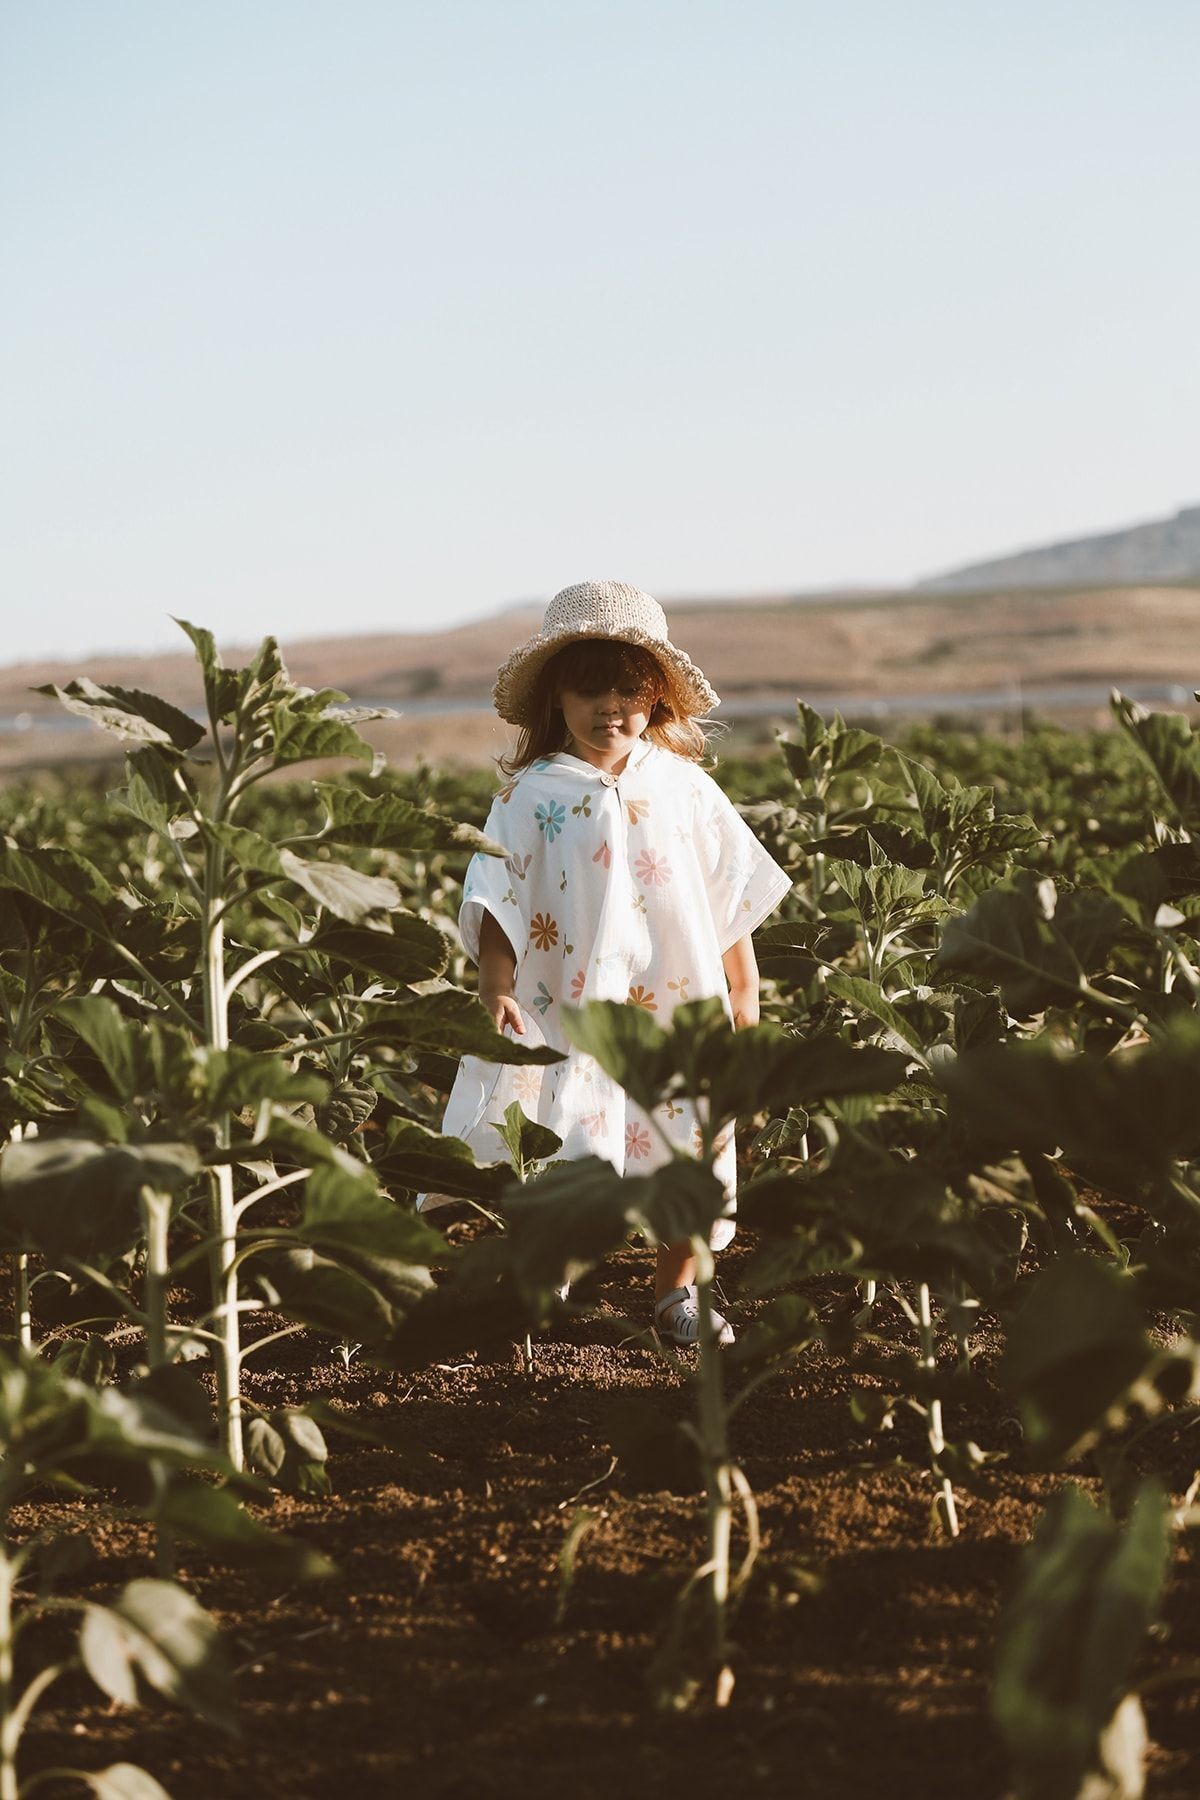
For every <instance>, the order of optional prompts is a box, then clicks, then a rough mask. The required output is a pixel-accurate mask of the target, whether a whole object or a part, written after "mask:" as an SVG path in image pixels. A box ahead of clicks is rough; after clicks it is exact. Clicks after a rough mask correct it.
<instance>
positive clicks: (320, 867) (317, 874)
mask: <svg viewBox="0 0 1200 1800" xmlns="http://www.w3.org/2000/svg"><path fill="white" fill-rule="evenodd" d="M279 864H280V868H281V870H282V872H283V874H284V875H286V876H287V878H288V880H289V881H294V882H295V883H296V886H297V887H301V888H303V889H304V891H305V893H306V894H311V895H312V897H313V899H314V900H316V901H317V902H318V903H319V904H320V905H321V906H323V907H325V908H326V910H327V911H329V912H331V913H333V914H335V915H336V917H337V918H339V919H344V920H345V921H346V923H347V924H348V925H361V924H363V923H364V921H365V920H367V919H370V918H373V917H374V916H375V915H377V914H379V913H388V912H392V911H394V910H395V909H397V908H398V907H399V905H400V889H399V888H398V887H397V886H396V884H395V882H394V881H389V880H388V878H387V877H386V876H384V875H364V874H363V873H362V872H361V870H359V869H351V868H349V867H347V866H346V865H345V864H343V863H325V862H305V861H304V860H303V859H302V858H301V857H299V856H296V855H294V854H293V853H292V851H290V850H281V851H280V852H279Z"/></svg>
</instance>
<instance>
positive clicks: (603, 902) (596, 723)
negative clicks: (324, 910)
mask: <svg viewBox="0 0 1200 1800" xmlns="http://www.w3.org/2000/svg"><path fill="white" fill-rule="evenodd" d="M493 698H494V700H495V703H496V710H497V712H498V713H499V714H500V717H501V718H502V719H506V720H507V721H508V722H509V723H510V724H513V725H517V726H519V727H520V737H519V739H518V742H517V746H516V750H515V751H514V752H513V754H512V755H511V756H510V757H508V758H502V759H501V761H500V767H501V769H502V770H503V771H504V773H505V774H506V775H507V776H508V777H509V780H508V781H507V783H506V785H505V786H504V787H503V788H501V790H500V792H499V793H498V794H497V795H496V798H495V801H494V803H493V805H492V809H491V812H490V814H489V815H488V820H487V824H486V826H485V830H486V833H487V835H488V836H489V837H490V838H494V839H496V840H498V841H499V842H500V843H501V844H503V845H504V846H505V847H506V848H507V850H508V851H509V855H508V858H507V860H504V861H502V860H501V859H500V858H499V857H495V856H483V855H476V856H474V857H472V859H471V862H470V865H469V867H468V869H467V875H466V881H465V884H464V887H463V900H462V908H461V911H460V914H459V931H460V934H461V936H462V941H463V945H464V948H465V949H466V952H467V954H468V956H470V957H471V959H472V961H474V962H476V963H477V964H478V966H479V997H480V999H481V1000H482V1002H483V1004H484V1006H485V1007H486V1008H487V1010H488V1012H489V1013H490V1014H491V1017H492V1019H493V1021H494V1023H495V1025H496V1027H497V1029H498V1030H500V1031H510V1032H511V1033H512V1034H513V1035H514V1036H515V1037H517V1038H519V1039H521V1041H522V1042H524V1043H527V1044H549V1045H551V1046H552V1048H554V1049H556V1050H562V1051H565V1052H566V1053H567V1060H566V1061H565V1062H560V1063H554V1064H550V1065H547V1066H546V1067H526V1068H513V1067H511V1066H509V1065H507V1064H497V1063H488V1062H484V1061H482V1060H481V1059H480V1058H478V1057H472V1056H466V1057H464V1058H463V1059H462V1062H461V1064H460V1066H459V1071H458V1076H457V1079H456V1081H455V1084H454V1088H453V1091H452V1093H451V1095H450V1100H449V1103H448V1105H447V1107H446V1114H445V1118H444V1120H443V1122H442V1129H443V1131H444V1132H446V1133H447V1135H449V1136H453V1137H459V1138H463V1139H465V1140H466V1142H467V1143H468V1144H470V1146H471V1148H472V1150H473V1151H474V1153H475V1155H476V1158H477V1159H478V1160H479V1161H481V1162H494V1161H496V1160H497V1159H498V1158H500V1157H502V1156H503V1155H504V1149H503V1145H502V1142H501V1139H500V1138H499V1136H498V1135H497V1133H496V1132H495V1131H494V1130H493V1129H492V1125H493V1123H494V1122H498V1121H500V1120H502V1118H503V1115H504V1111H505V1108H506V1107H507V1106H509V1105H510V1104H511V1103H512V1101H513V1100H519V1101H520V1103H521V1107H522V1109H523V1111H524V1112H525V1113H526V1115H527V1116H528V1117H529V1118H531V1119H536V1120H537V1121H538V1122H539V1123H540V1124H543V1125H547V1126H549V1128H550V1129H551V1130H552V1131H554V1132H556V1133H557V1135H558V1136H559V1137H560V1138H561V1139H562V1140H563V1145H562V1150H561V1151H560V1152H559V1155H560V1156H562V1157H573V1156H588V1155H594V1156H601V1157H604V1158H605V1159H606V1160H607V1161H609V1162H611V1163H612V1164H613V1165H614V1166H615V1167H616V1168H617V1169H618V1170H619V1171H621V1172H622V1173H623V1174H627V1175H644V1174H647V1173H649V1172H650V1170H652V1169H655V1168H657V1167H658V1166H659V1165H660V1164H662V1163H665V1162H667V1161H669V1159H670V1151H669V1150H668V1148H667V1145H666V1144H665V1143H664V1142H663V1136H662V1135H661V1133H660V1131H659V1130H657V1129H656V1128H655V1127H656V1125H657V1126H660V1127H661V1132H662V1133H665V1135H666V1138H667V1139H668V1140H669V1142H670V1143H671V1144H673V1145H675V1146H678V1147H680V1148H686V1149H690V1150H698V1149H699V1147H700V1128H699V1124H698V1122H697V1118H696V1111H695V1106H694V1104H693V1102H691V1101H684V1102H667V1103H666V1104H665V1105H663V1106H662V1107H660V1108H659V1109H658V1111H657V1118H656V1121H654V1122H652V1121H651V1120H650V1119H649V1118H647V1117H646V1115H645V1114H644V1113H643V1112H642V1111H641V1110H640V1108H639V1107H637V1106H636V1105H635V1104H634V1103H633V1101H632V1100H630V1099H629V1098H628V1097H627V1096H626V1095H625V1093H624V1092H623V1090H622V1089H621V1088H620V1087H618V1085H617V1084H616V1082H615V1081H613V1080H611V1079H610V1077H608V1076H607V1075H606V1074H605V1073H604V1071H603V1069H601V1068H600V1067H599V1065H598V1064H597V1063H596V1062H595V1060H594V1059H593V1058H592V1057H590V1056H585V1055H584V1054H583V1053H582V1052H580V1051H578V1050H576V1049H574V1048H573V1047H572V1045H571V1044H570V1042H569V1041H568V1039H567V1037H566V1034H565V1033H564V1031H563V1027H562V1009H563V1007H564V1006H565V1005H570V1006H580V1005H583V1004H584V1003H585V1002H587V1001H589V1000H617V1001H622V1002H624V1003H626V1004H628V1005H630V1006H642V1007H645V1008H646V1010H647V1012H649V1013H651V1014H652V1015H653V1016H654V1018H655V1019H656V1020H657V1021H658V1022H659V1023H660V1024H662V1025H666V1026H669V1025H670V1020H671V1014H672V1013H673V1012H674V1010H675V1008H676V1006H678V1005H680V1004H681V1003H683V1002H684V1001H689V1000H699V999H701V998H703V997H705V996H707V995H713V994H715V995H718V996H719V997H720V999H721V1000H722V1002H723V1004H724V1007H725V1011H726V1013H727V1014H728V1015H729V1017H730V1018H731V1019H732V1021H733V1023H734V1025H735V1027H736V1026H745V1025H755V1024H757V1023H758V967H757V964H756V962H755V959H754V949H753V946H752V944H751V941H750V933H751V932H752V931H753V930H754V928H755V926H757V925H760V924H761V923H762V921H763V920H764V919H765V918H766V917H767V916H768V914H770V913H772V912H773V911H774V910H775V908H776V907H777V906H778V905H779V903H780V901H781V900H782V899H783V897H784V895H785V894H786V893H787V891H788V889H789V887H790V886H791V882H790V879H789V877H788V876H787V875H786V874H785V873H784V871H783V870H782V869H781V868H780V867H779V865H778V864H777V863H776V862H775V861H773V859H772V858H771V857H770V856H768V855H767V853H766V851H765V850H764V849H763V848H762V846H761V845H760V844H759V843H758V841H757V839H756V838H755V837H754V834H753V833H752V832H751V830H750V828H749V827H748V826H747V825H746V823H745V822H744V820H743V819H742V818H741V816H740V815H739V814H738V812H737V811H736V810H735V808H734V807H733V805H732V804H731V803H730V801H729V800H727V799H726V797H725V795H724V794H723V793H722V791H721V789H720V788H719V787H718V786H717V784H716V782H715V781H713V779H712V778H711V776H709V775H707V774H705V772H704V771H703V770H702V769H700V768H699V767H698V766H697V764H698V762H699V759H700V757H701V756H702V755H703V754H704V749H705V738H704V733H703V731H702V729H701V728H700V726H699V725H698V724H697V723H696V720H697V718H699V717H701V716H702V715H703V714H705V713H707V712H708V711H710V709H711V708H712V707H714V706H716V705H717V704H718V697H717V695H716V694H715V693H714V692H713V690H712V688H711V687H710V686H709V684H708V682H707V681H706V680H705V678H704V676H703V674H702V673H701V672H700V670H699V669H698V668H697V667H696V666H695V664H694V663H692V662H691V661H690V660H689V658H688V657H686V656H685V655H684V654H683V652H682V650H679V649H677V648H676V647H675V645H674V644H672V643H671V641H670V638H669V637H668V635H667V622H666V619H665V617H664V614H663V610H662V608H661V606H659V604H658V602H657V601H656V600H653V599H651V597H650V596H649V595H648V594H643V593H641V592H640V591H639V590H638V589H637V588H634V587H628V586H626V584H625V583H623V582H618V581H600V582H591V581H589V582H583V583H582V584H580V585H579V586H577V587H571V588H565V589H564V590H563V592H562V593H560V594H557V595H556V596H555V598H554V599H553V600H552V601H551V603H550V605H549V607H548V608H547V609H546V616H545V619H544V621H543V624H542V629H541V631H539V632H538V633H537V634H536V636H534V637H532V638H530V639H529V641H528V642H527V643H524V644H522V645H520V647H519V648H518V649H516V650H514V652H513V654H512V655H511V656H510V657H509V659H508V661H507V662H506V663H505V664H504V666H503V668H502V669H501V670H500V672H499V676H498V679H497V681H496V685H495V689H494V691H493ZM715 1170H716V1174H717V1176H718V1179H720V1180H721V1181H722V1182H723V1183H724V1186H725V1189H726V1193H727V1196H728V1203H727V1206H726V1216H725V1217H724V1218H722V1219H720V1220H718V1222H717V1224H716V1225H715V1226H714V1228H713V1233H712V1238H711V1243H712V1248H713V1249H714V1250H719V1249H722V1248H723V1247H724V1246H725V1245H726V1244H727V1243H728V1242H729V1240H730V1239H731V1238H732V1236H733V1234H734V1222H733V1216H732V1215H733V1213H734V1211H735V1183H736V1164H735V1150H734V1143H733V1133H732V1130H730V1131H729V1132H728V1133H727V1134H726V1137H725V1141H724V1143H723V1145H722V1147H721V1148H720V1151H719V1153H718V1155H717V1158H716V1163H715ZM445 1203H446V1202H445V1197H444V1196H441V1195H437V1194H422V1195H420V1196H419V1197H418V1200H417V1206H418V1209H419V1210H423V1211H428V1210H430V1209H431V1208H432V1207H435V1206H437V1205H442V1204H445ZM694 1276H695V1261H694V1257H693V1256H692V1253H691V1247H690V1245H689V1244H688V1243H687V1242H684V1243H679V1244H668V1245H665V1246H662V1247H660V1249H659V1253H658V1268H657V1277H656V1282H655V1295H656V1303H655V1309H654V1317H655V1323H656V1325H657V1327H658V1329H659V1331H660V1333H661V1334H662V1335H663V1337H664V1338H666V1339H668V1340H669V1341H671V1342H673V1343H677V1344H691V1343H694V1342H695V1340H696V1338H697V1337H698V1335H699V1330H700V1313H699V1305H698V1299H697V1289H696V1286H695V1283H694ZM713 1317H714V1327H715V1330H716V1332H717V1336H718V1340H719V1341H720V1342H721V1343H724V1344H728V1343H732V1341H733V1330H732V1327H731V1326H730V1325H729V1323H728V1321H727V1320H725V1319H723V1318H722V1317H721V1316H720V1314H719V1313H717V1314H714V1316H713Z"/></svg>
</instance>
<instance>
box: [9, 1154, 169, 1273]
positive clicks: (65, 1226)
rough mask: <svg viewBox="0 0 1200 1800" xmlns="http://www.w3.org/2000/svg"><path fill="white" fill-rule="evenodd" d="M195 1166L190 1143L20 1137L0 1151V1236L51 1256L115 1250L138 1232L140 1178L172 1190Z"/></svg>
mask: <svg viewBox="0 0 1200 1800" xmlns="http://www.w3.org/2000/svg"><path fill="white" fill-rule="evenodd" d="M199 1170H200V1158H199V1156H198V1155H197V1153H196V1151H195V1150H194V1149H193V1148H192V1146H191V1145H190V1144H174V1143H161V1144H159V1143H149V1144H96V1143H93V1142H91V1141H90V1140H89V1139H86V1138H66V1137H63V1138H27V1139H26V1140H25V1141H24V1142H23V1143H16V1144H9V1145H8V1147H7V1148H6V1149H5V1151H4V1153H3V1155H2V1156H0V1241H3V1242H5V1243H7V1245H8V1246H9V1247H11V1248H20V1249H31V1250H38V1251H40V1252H41V1253H42V1254H43V1255H44V1256H46V1257H48V1258H49V1259H50V1261H51V1262H53V1263H55V1264H58V1263H60V1262H61V1259H62V1258H64V1257H77V1258H79V1259H80V1260H81V1261H85V1262H87V1261H91V1260H92V1259H93V1258H94V1257H95V1256H97V1255H103V1254H108V1255H116V1254H119V1253H120V1252H121V1251H122V1250H126V1249H128V1248H129V1247H130V1245H132V1244H134V1243H136V1242H137V1240H138V1239H139V1238H140V1236H141V1235H142V1218H141V1210H140V1206H139V1202H138V1195H139V1191H140V1189H141V1188H142V1187H143V1186H150V1187H154V1188H157V1189H160V1190H161V1191H163V1192H166V1193H178V1192H180V1191H182V1190H183V1189H186V1188H187V1187H188V1186H189V1185H190V1183H191V1182H192V1181H193V1180H194V1179H195V1177H196V1175H197V1174H198V1173H199Z"/></svg>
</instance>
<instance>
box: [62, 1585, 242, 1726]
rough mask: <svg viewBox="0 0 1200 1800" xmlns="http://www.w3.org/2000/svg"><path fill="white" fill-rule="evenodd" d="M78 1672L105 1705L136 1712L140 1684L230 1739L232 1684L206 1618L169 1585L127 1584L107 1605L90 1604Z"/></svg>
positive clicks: (214, 1632) (81, 1636)
mask: <svg viewBox="0 0 1200 1800" xmlns="http://www.w3.org/2000/svg"><path fill="white" fill-rule="evenodd" d="M79 1651H80V1655H81V1657H82V1658H83V1663H84V1667H85V1668H86V1669H87V1672H88V1674H89V1675H90V1676H91V1677H92V1680H93V1681H94V1682H96V1684H97V1685H98V1686H99V1687H101V1688H103V1690H104V1692H105V1693H106V1694H107V1695H108V1696H109V1698H110V1699H111V1700H116V1701H117V1702H118V1703H119V1704H120V1705H122V1706H136V1705H137V1704H138V1701H139V1699H140V1695H139V1689H138V1684H139V1679H140V1680H142V1681H145V1682H147V1683H148V1684H149V1685H150V1686H151V1687H153V1688H155V1689H157V1691H158V1692H159V1693H160V1694H162V1695H164V1696H165V1697H166V1698H167V1699H168V1700H174V1701H176V1702H178V1703H179V1704H180V1705H182V1706H187V1707H190V1708H191V1710H192V1711H193V1712H195V1713H198V1714H199V1715H200V1717H201V1718H203V1719H205V1720H207V1721H208V1723H209V1724H210V1725H215V1726H217V1727H219V1728H220V1729H221V1730H222V1731H227V1732H230V1733H233V1732H235V1731H236V1726H235V1723H234V1717H233V1686H232V1679H231V1675H230V1671H229V1667H228V1664H227V1662H226V1659H225V1656H224V1653H223V1650H222V1647H221V1642H220V1637H219V1634H218V1631H217V1627H216V1625H215V1624H214V1623H213V1621H212V1619H211V1618H210V1617H209V1616H208V1614H207V1613H206V1612H205V1611H204V1608H203V1607H202V1606H199V1605H198V1604H197V1602H196V1601H195V1600H193V1599H192V1597H191V1595H190V1594H188V1593H185V1592H184V1590H183V1589H182V1588H181V1587H177V1586H176V1585H175V1583H174V1582H172V1581H152V1580H150V1579H148V1578H143V1579H141V1580H138V1581H131V1582H129V1584H128V1585H127V1586H126V1587H125V1588H124V1589H123V1590H122V1592H121V1594H120V1595H119V1597H118V1598H117V1600H116V1601H115V1602H114V1603H113V1605H111V1606H98V1605H96V1604H95V1603H94V1602H89V1603H88V1606H87V1611H86V1613H85V1615H84V1621H83V1629H82V1631H81V1632H80V1634H79Z"/></svg>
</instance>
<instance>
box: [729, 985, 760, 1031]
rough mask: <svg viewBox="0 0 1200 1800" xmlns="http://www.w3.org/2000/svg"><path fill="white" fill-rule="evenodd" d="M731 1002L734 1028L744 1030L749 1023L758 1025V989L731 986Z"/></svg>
mask: <svg viewBox="0 0 1200 1800" xmlns="http://www.w3.org/2000/svg"><path fill="white" fill-rule="evenodd" d="M729 1004H730V1007H731V1008H732V1011H733V1028H734V1030H735V1031H744V1030H745V1029H746V1027H747V1026H748V1025H757V1024H758V1023H759V1022H760V1021H759V1005H758V989H757V988H756V987H753V988H730V990H729Z"/></svg>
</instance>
